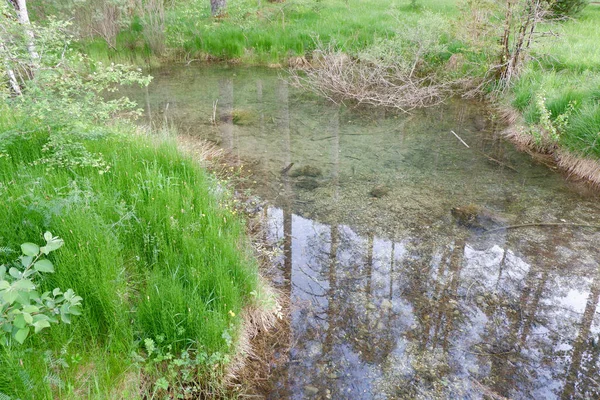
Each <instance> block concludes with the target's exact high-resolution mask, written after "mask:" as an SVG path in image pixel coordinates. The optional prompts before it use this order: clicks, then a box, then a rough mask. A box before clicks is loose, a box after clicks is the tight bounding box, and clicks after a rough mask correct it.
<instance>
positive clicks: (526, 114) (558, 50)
mask: <svg viewBox="0 0 600 400" xmlns="http://www.w3.org/2000/svg"><path fill="white" fill-rule="evenodd" d="M599 22H600V7H598V6H597V5H590V6H588V7H587V8H586V9H585V10H584V11H583V13H582V14H581V15H580V16H579V17H578V18H577V19H572V20H569V21H565V22H564V23H560V24H551V25H549V26H547V27H545V28H544V30H546V31H551V30H553V31H556V32H557V34H558V36H557V37H554V38H549V39H548V40H547V41H541V42H539V43H537V44H536V45H535V46H534V48H533V52H532V54H533V57H534V60H532V61H531V62H530V63H529V64H528V65H527V66H526V68H525V69H524V71H522V73H521V75H520V76H519V78H518V80H517V82H515V84H514V86H513V87H512V88H511V90H510V91H509V92H508V93H507V95H506V96H505V97H504V98H503V99H501V101H502V103H503V107H506V108H507V109H508V111H507V112H506V113H505V114H507V115H509V118H508V122H509V123H510V124H511V125H512V126H511V127H510V129H509V130H507V132H506V133H507V137H509V138H510V139H511V140H513V141H515V142H516V143H517V144H518V145H519V146H523V147H524V148H527V149H529V150H532V151H537V152H540V153H542V154H547V155H549V156H551V158H552V159H553V160H554V161H555V162H556V164H557V166H558V167H559V168H560V169H562V170H563V171H565V172H567V174H568V175H569V176H574V177H577V178H580V179H584V180H587V181H589V182H591V183H593V184H594V185H600V140H599V139H600V90H599V89H598V88H599V87H600V54H599V53H598V51H597V48H596V47H597V46H596V38H597V37H598V35H600V28H599V27H600V24H599Z"/></svg>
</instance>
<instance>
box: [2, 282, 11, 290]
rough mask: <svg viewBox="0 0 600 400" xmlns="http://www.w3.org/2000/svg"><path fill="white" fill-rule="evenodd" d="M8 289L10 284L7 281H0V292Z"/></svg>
mask: <svg viewBox="0 0 600 400" xmlns="http://www.w3.org/2000/svg"><path fill="white" fill-rule="evenodd" d="M9 287H10V283H8V281H0V290H4V289H8V288H9Z"/></svg>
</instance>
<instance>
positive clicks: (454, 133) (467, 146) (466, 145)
mask: <svg viewBox="0 0 600 400" xmlns="http://www.w3.org/2000/svg"><path fill="white" fill-rule="evenodd" d="M450 132H452V134H453V135H454V136H456V138H457V139H458V140H460V142H461V143H462V144H464V145H465V147H466V148H467V149H470V148H471V147H469V145H468V144H467V143H466V142H465V141H464V140H462V138H461V137H460V136H458V135H457V134H456V132H454V131H453V130H451V131H450Z"/></svg>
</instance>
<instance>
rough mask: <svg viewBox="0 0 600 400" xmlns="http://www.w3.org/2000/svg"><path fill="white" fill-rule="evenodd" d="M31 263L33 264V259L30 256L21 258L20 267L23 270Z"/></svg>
mask: <svg viewBox="0 0 600 400" xmlns="http://www.w3.org/2000/svg"><path fill="white" fill-rule="evenodd" d="M32 262H33V257H32V256H21V265H22V266H23V267H24V268H27V267H29V266H30V265H31V263H32Z"/></svg>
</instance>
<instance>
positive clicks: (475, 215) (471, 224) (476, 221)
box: [450, 204, 506, 230]
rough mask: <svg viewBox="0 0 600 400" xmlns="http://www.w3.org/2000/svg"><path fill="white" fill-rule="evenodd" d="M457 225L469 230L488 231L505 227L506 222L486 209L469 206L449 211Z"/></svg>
mask: <svg viewBox="0 0 600 400" xmlns="http://www.w3.org/2000/svg"><path fill="white" fill-rule="evenodd" d="M450 213H451V214H452V216H453V217H454V218H455V219H456V221H457V222H458V223H459V225H462V226H465V227H467V228H471V229H481V230H490V229H495V228H499V227H502V226H504V225H506V220H505V219H504V218H503V217H502V216H500V215H498V214H496V213H494V212H493V211H490V210H488V209H486V208H483V207H480V206H477V205H474V204H469V205H466V206H461V207H453V208H452V209H451V210H450Z"/></svg>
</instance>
